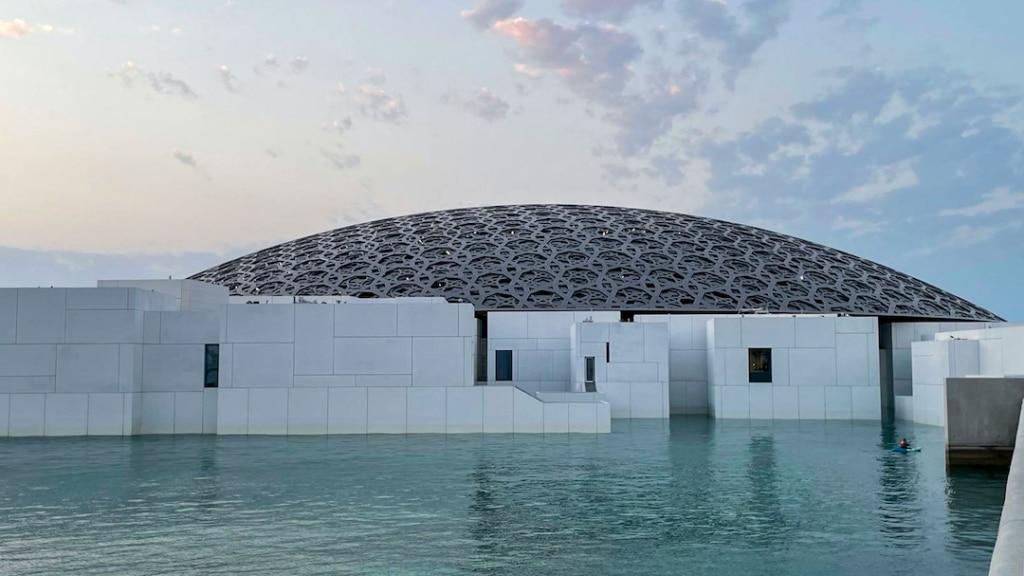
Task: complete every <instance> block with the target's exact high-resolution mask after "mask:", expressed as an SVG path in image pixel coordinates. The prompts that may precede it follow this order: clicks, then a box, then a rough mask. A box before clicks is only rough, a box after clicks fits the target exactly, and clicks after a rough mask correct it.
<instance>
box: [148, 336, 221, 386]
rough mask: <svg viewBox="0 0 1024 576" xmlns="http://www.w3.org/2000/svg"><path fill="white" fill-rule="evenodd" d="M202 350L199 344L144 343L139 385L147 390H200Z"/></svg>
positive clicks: (201, 384) (204, 357) (201, 383)
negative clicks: (140, 383) (140, 382)
mask: <svg viewBox="0 0 1024 576" xmlns="http://www.w3.org/2000/svg"><path fill="white" fill-rule="evenodd" d="M205 361H206V351H205V347H204V346H203V345H202V344H145V345H143V347H142V389H143V390H144V391H147V392H171V391H183V392H184V391H190V390H193V391H194V390H201V389H202V388H203V379H204V377H205V373H204V370H203V367H204V365H205Z"/></svg>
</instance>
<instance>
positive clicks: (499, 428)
mask: <svg viewBox="0 0 1024 576" xmlns="http://www.w3.org/2000/svg"><path fill="white" fill-rule="evenodd" d="M480 388H481V389H482V390H483V395H484V415H483V422H484V432H491V433H494V432H500V433H511V432H513V431H514V427H515V414H514V412H513V406H514V402H515V401H514V394H515V389H514V388H512V387H510V386H481V387H480Z"/></svg>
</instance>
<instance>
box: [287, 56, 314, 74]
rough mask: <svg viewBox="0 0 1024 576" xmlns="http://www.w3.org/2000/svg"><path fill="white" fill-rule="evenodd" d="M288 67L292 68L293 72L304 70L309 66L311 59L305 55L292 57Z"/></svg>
mask: <svg viewBox="0 0 1024 576" xmlns="http://www.w3.org/2000/svg"><path fill="white" fill-rule="evenodd" d="M288 67H289V68H291V70H292V72H296V73H298V72H302V71H303V70H305V69H306V68H309V60H308V59H307V58H305V57H304V56H297V57H295V58H292V60H291V62H289V63H288Z"/></svg>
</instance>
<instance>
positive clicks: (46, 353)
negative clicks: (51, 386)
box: [0, 344, 57, 376]
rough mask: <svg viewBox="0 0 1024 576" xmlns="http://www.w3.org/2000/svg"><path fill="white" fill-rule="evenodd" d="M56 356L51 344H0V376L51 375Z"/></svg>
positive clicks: (54, 370) (54, 366)
mask: <svg viewBox="0 0 1024 576" xmlns="http://www.w3.org/2000/svg"><path fill="white" fill-rule="evenodd" d="M56 358H57V348H56V346H54V345H52V344H26V345H18V344H0V376H53V375H54V374H56V366H57V360H56Z"/></svg>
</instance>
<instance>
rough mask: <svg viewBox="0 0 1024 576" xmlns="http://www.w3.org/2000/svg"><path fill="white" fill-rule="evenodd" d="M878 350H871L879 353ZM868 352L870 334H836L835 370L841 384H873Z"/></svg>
mask: <svg viewBox="0 0 1024 576" xmlns="http://www.w3.org/2000/svg"><path fill="white" fill-rule="evenodd" d="M876 350H877V348H876ZM876 350H872V351H870V352H871V353H877V352H876ZM868 353H869V350H868V334H847V333H841V334H836V367H835V372H836V378H837V383H838V384H839V385H840V386H869V385H870V384H871V377H870V375H869V372H868V368H869V364H870V363H869V361H868Z"/></svg>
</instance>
